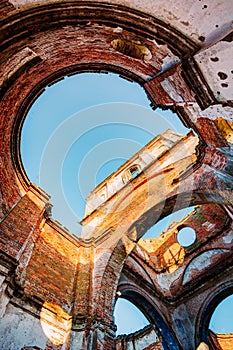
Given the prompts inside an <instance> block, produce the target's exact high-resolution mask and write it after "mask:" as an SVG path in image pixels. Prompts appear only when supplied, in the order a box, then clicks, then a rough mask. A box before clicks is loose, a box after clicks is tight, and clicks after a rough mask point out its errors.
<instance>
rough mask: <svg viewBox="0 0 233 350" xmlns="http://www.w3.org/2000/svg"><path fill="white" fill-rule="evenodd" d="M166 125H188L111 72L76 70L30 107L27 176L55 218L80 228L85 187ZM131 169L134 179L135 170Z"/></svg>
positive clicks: (25, 137)
mask: <svg viewBox="0 0 233 350" xmlns="http://www.w3.org/2000/svg"><path fill="white" fill-rule="evenodd" d="M142 115H143V118H142ZM167 129H172V130H174V131H176V132H178V133H181V134H184V133H185V134H186V133H187V131H188V129H187V128H186V127H184V125H183V124H182V122H181V121H180V119H179V118H178V116H176V115H174V114H173V113H172V112H171V111H169V110H168V111H161V110H158V111H153V110H152V109H151V108H150V106H149V100H148V99H147V96H146V94H145V92H144V90H143V89H142V88H141V87H140V86H139V85H138V84H135V83H132V82H129V81H127V80H125V79H121V78H119V76H117V75H115V74H96V73H83V74H78V75H74V76H72V77H69V78H65V79H64V80H62V81H59V82H58V83H56V84H54V85H52V86H49V87H47V88H46V90H45V92H44V93H43V94H41V95H40V97H39V98H38V99H37V100H36V101H35V103H34V104H33V105H32V107H31V108H30V110H29V112H28V114H27V117H26V119H25V122H24V124H23V127H22V134H21V156H22V161H23V165H24V167H25V170H26V173H27V175H28V177H29V179H30V180H31V181H32V182H34V183H36V184H37V185H38V186H40V187H42V188H43V189H44V190H45V191H47V192H48V193H49V194H50V195H51V197H52V198H51V202H52V204H53V218H54V219H57V220H58V221H60V222H61V223H62V225H64V226H66V227H67V228H68V229H69V230H70V231H72V232H73V233H75V234H77V235H80V232H81V228H80V226H79V225H78V224H77V222H79V221H80V220H81V218H82V217H83V215H84V212H85V198H86V197H87V195H88V194H89V193H90V192H91V190H92V189H93V188H94V187H95V186H96V185H97V184H98V183H100V182H101V181H102V180H103V179H104V178H106V177H107V176H108V175H109V174H110V173H112V172H113V171H115V170H116V169H117V168H118V167H119V166H120V165H121V164H122V163H123V162H124V161H125V160H127V159H128V158H129V157H131V156H132V155H133V154H134V153H136V152H137V151H138V150H139V149H140V148H142V147H143V146H144V145H145V144H146V143H147V142H148V141H149V140H151V139H152V138H154V137H155V136H156V135H157V134H159V133H162V132H164V131H165V130H167ZM38 135H40V136H39V137H38ZM131 170H132V171H131V173H130V176H131V177H132V178H134V177H135V176H137V174H138V169H136V168H134V169H131ZM105 192H106V191H105ZM102 195H103V196H104V199H105V198H107V193H103V194H102Z"/></svg>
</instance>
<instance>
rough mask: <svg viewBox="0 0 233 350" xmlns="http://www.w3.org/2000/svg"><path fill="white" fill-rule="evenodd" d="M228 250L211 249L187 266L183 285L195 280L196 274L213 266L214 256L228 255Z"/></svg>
mask: <svg viewBox="0 0 233 350" xmlns="http://www.w3.org/2000/svg"><path fill="white" fill-rule="evenodd" d="M227 252H228V249H211V250H208V251H206V252H204V253H202V254H200V255H198V256H197V257H195V258H194V259H193V260H192V261H191V262H190V263H189V265H188V266H187V268H186V270H185V273H184V277H183V283H182V284H183V285H184V284H185V283H187V282H188V281H190V280H191V279H192V278H193V274H194V273H195V272H199V271H203V270H204V269H206V268H207V267H209V266H210V265H211V259H212V258H213V256H216V255H219V254H223V253H227Z"/></svg>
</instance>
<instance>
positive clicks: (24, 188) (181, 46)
mask: <svg viewBox="0 0 233 350" xmlns="http://www.w3.org/2000/svg"><path fill="white" fill-rule="evenodd" d="M13 3H14V4H15V3H17V2H16V1H4V4H6V6H5V7H6V9H7V10H9V13H7V15H6V14H3V15H4V16H3V17H4V18H3V20H2V21H1V23H0V29H1V34H0V35H1V52H2V61H1V72H2V81H1V94H2V95H1V98H2V99H1V101H0V108H1V111H2V115H1V121H0V132H1V139H2V144H1V150H0V155H1V161H2V164H1V169H0V178H1V180H2V181H1V183H2V186H1V204H2V206H1V213H0V215H1V218H3V219H5V224H6V228H7V229H8V230H9V232H10V234H12V232H13V235H14V238H15V236H16V235H18V237H20V240H21V241H22V246H21V247H20V251H18V247H17V249H16V250H15V251H13V250H11V251H10V254H11V256H10V257H9V256H8V257H7V259H8V258H9V261H8V260H7V262H8V264H9V265H10V266H11V273H13V271H14V270H15V269H16V267H15V265H16V264H17V263H18V262H19V260H20V259H21V257H22V255H23V259H21V260H22V261H21V262H20V266H19V268H18V279H20V278H21V277H22V276H21V275H20V270H21V271H22V270H23V271H24V269H25V266H26V265H27V263H28V261H29V259H30V257H31V255H30V254H31V251H32V250H33V247H34V244H35V242H36V239H37V237H38V234H39V229H41V226H43V225H44V221H45V220H49V216H50V213H49V209H48V208H47V209H46V204H47V203H48V200H49V199H48V196H47V195H46V194H45V193H44V192H43V191H41V190H40V189H38V188H36V187H35V186H33V185H31V184H30V181H29V179H27V177H26V175H25V173H24V170H23V167H22V164H21V161H20V157H19V137H20V136H19V135H20V128H21V126H22V122H23V119H24V118H25V115H26V113H27V110H28V108H29V107H30V105H31V104H32V103H33V101H34V100H35V99H36V98H37V96H38V94H40V93H41V92H42V90H43V88H44V87H45V86H46V85H48V84H52V83H53V82H55V81H57V80H59V79H61V78H62V77H64V76H65V75H69V74H75V73H77V72H84V71H88V72H90V71H102V70H104V71H112V72H116V73H118V74H120V75H122V76H123V77H125V78H128V79H131V80H133V81H136V82H137V83H139V84H140V85H142V86H143V88H144V89H145V91H146V92H147V94H148V96H149V98H150V100H151V102H152V105H153V107H157V106H160V107H162V108H165V109H166V108H171V109H173V110H174V111H176V112H177V113H178V114H179V116H180V117H181V118H182V120H184V121H185V122H186V124H187V125H189V126H192V127H195V125H196V126H197V127H196V129H195V130H196V132H197V133H198V135H199V136H200V137H201V139H202V141H203V148H202V149H201V156H200V161H199V165H198V167H197V169H195V176H196V177H195V179H194V180H197V181H199V180H198V179H204V181H202V184H201V186H200V187H199V188H196V187H195V188H194V187H192V186H191V185H190V187H189V179H188V178H184V179H183V180H182V181H183V184H184V186H187V187H188V188H189V190H191V192H192V191H193V193H195V192H196V194H197V197H195V198H196V200H195V199H193V203H199V204H200V203H206V202H210V203H211V202H217V203H222V204H229V203H231V202H232V196H231V194H230V191H229V190H228V189H229V188H230V187H229V184H230V185H231V184H232V177H231V171H232V165H231V164H232V159H231V158H230V157H231V156H230V151H229V149H228V150H227V148H226V149H225V150H217V151H216V150H215V148H216V147H227V146H228V143H227V141H226V140H225V138H224V136H223V135H222V134H221V132H219V130H218V128H217V126H216V124H215V122H214V117H213V114H214V113H217V112H218V109H217V108H220V112H218V113H222V112H224V113H226V115H227V117H228V119H230V117H229V114H230V112H229V109H228V108H229V106H232V101H230V100H227V99H224V98H222V99H221V98H218V93H219V94H220V92H221V91H222V90H224V88H226V85H223V86H222V90H221V91H217V92H216V91H214V89H215V86H214V83H215V80H214V79H213V81H212V80H211V79H210V83H211V82H212V85H211V84H210V85H209V82H208V83H207V81H206V78H205V76H204V74H203V72H202V71H201V69H200V67H202V68H203V66H202V63H201V59H200V58H199V59H197V61H198V64H197V62H196V60H195V57H194V56H195V55H196V54H197V52H198V50H199V49H202V50H204V51H205V49H206V50H207V51H208V49H209V46H211V45H214V44H215V43H216V42H217V43H218V42H219V41H221V40H222V39H224V37H225V36H226V35H228V34H230V31H231V30H232V28H231V26H230V25H229V23H225V22H224V21H223V19H222V18H219V21H220V22H221V23H220V22H219V23H220V24H221V25H220V24H216V25H218V26H220V29H219V31H218V32H213V33H212V32H211V31H208V30H207V31H206V32H207V34H208V33H209V34H210V35H209V38H207V40H206V41H205V37H204V36H203V35H201V34H200V36H199V38H198V35H197V33H198V30H195V31H194V32H195V33H194V39H192V33H191V30H190V31H189V30H188V25H187V22H186V23H185V24H183V27H182V26H181V24H179V25H178V24H177V22H176V20H174V19H171V20H169V16H168V17H166V16H164V13H163V16H162V17H161V18H157V17H156V14H155V11H154V13H153V14H152V12H153V11H152V12H151V11H149V10H148V8H147V7H145V8H143V7H142V8H141V10H136V8H137V6H136V5H135V2H133V4H132V6H128V7H127V6H123V5H120V4H116V3H114V4H113V2H108V3H103V2H101V1H98V2H93V1H85V2H84V1H82V2H80V1H69V2H67V1H46V0H44V1H40V3H38V2H36V1H34V2H33V1H24V0H23V1H21V2H20V4H19V5H15V6H16V7H14V5H13ZM27 3H28V4H27ZM38 4H39V5H38ZM3 6H4V5H3ZM17 6H18V7H17ZM147 6H148V4H147ZM160 6H161V5H160ZM179 6H182V2H181V1H180V2H179ZM225 8H227V6H226V7H225ZM160 9H161V7H160ZM228 12H229V13H230V11H228ZM214 13H216V12H214ZM225 13H227V12H226V11H225ZM202 18H203V19H204V12H203V17H202ZM227 18H228V17H227ZM171 23H172V24H171ZM119 27H122V28H123V33H124V34H125V36H126V38H125V37H123V43H126V44H127V45H128V44H129V45H131V44H132V43H133V46H134V47H135V42H134V41H137V40H140V41H141V44H142V46H143V48H142V47H141V48H139V47H137V46H136V48H137V49H139V51H140V49H145V48H147V49H148V48H149V49H150V50H151V51H153V50H155V49H156V43H157V44H158V45H159V46H160V50H161V51H162V49H161V47H164V53H161V56H160V58H159V59H158V61H157V60H155V62H154V64H153V62H152V61H150V60H148V61H147V62H146V60H145V61H144V60H143V59H141V58H138V57H136V58H135V57H132V56H130V55H127V52H126V51H124V50H123V52H122V51H121V52H118V51H117V50H115V49H114V48H113V47H112V46H111V42H112V40H115V39H121V40H122V37H121V36H120V37H119V32H118V31H119ZM77 28H78V29H77ZM92 30H93V32H94V38H95V39H96V40H94V41H93V40H92V35H93V32H92ZM77 33H78V34H77ZM88 33H89V41H88V40H86V39H87V36H88ZM78 35H79V40H80V41H79V44H80V43H81V42H82V41H83V40H82V39H85V40H84V43H83V46H82V45H77V36H78ZM128 35H129V37H128ZM56 39H59V40H57V41H56ZM60 39H62V40H60ZM154 39H155V41H156V43H154V42H153V40H154ZM124 40H125V41H124ZM227 40H229V38H228V39H227ZM227 40H226V41H225V42H228V41H227ZM93 42H94V44H93ZM103 43H104V45H103ZM58 44H60V46H59V45H58ZM141 44H140V45H141ZM90 45H91V48H92V50H91V51H90V50H88V49H89V48H90ZM127 45H126V46H127ZM221 47H222V43H220V46H219V47H217V51H218V52H220V51H221ZM46 50H47V51H46ZM160 50H158V53H159V52H160ZM210 51H211V50H210ZM202 52H203V51H202ZM166 53H169V54H170V55H173V57H174V56H177V57H178V60H177V61H176V63H175V65H173V66H172V67H167V68H166V69H167V70H165V72H164V71H162V64H161V61H162V57H163V54H164V55H165V54H166ZM211 54H212V53H211V52H209V51H208V54H207V58H206V59H207V60H209V58H210V57H211ZM155 56H156V55H155ZM204 56H205V55H204ZM156 57H157V56H156ZM212 58H213V57H212ZM214 59H216V58H214ZM224 62H225V61H224ZM207 66H208V65H207ZM204 67H205V66H204ZM169 76H171V77H172V81H176V84H175V86H174V85H172V83H171V82H170V81H169V79H168V81H166V84H162V81H163V80H164V79H165V80H166V79H167V78H168V77H169ZM223 84H224V83H223ZM164 86H165V89H164V88H163V87H164ZM167 86H170V87H171V91H170V94H169V91H166V89H167ZM167 90H169V89H167ZM174 90H175V91H174ZM176 92H177V93H178V96H177V94H176ZM158 96H159V97H158ZM215 103H218V104H219V106H220V107H219V106H218V107H217V108H216V109H213V111H212V112H211V113H210V115H211V118H212V119H213V120H212V119H211V118H210V119H208V118H205V114H204V117H203V115H202V114H201V109H205V108H207V107H208V106H210V105H213V104H215ZM189 104H191V105H192V106H191V107H190V105H189ZM224 106H226V108H225V107H224ZM195 113H197V114H198V117H197V116H196V114H195ZM193 114H195V116H194V118H190V115H192V116H193ZM199 117H200V118H199ZM198 118H199V119H198ZM210 131H211V132H210ZM204 146H205V147H204ZM208 147H209V148H208ZM203 173H204V175H205V176H204V177H203ZM215 173H216V174H215ZM176 180H177V181H179V179H176ZM210 180H211V181H210ZM206 188H207V189H208V190H207V191H206ZM198 191H199V192H198ZM181 193H183V194H182V195H183V197H182V198H185V195H184V193H185V191H183V192H182V191H181ZM25 194H27V196H25ZM176 196H177V193H176V191H174V193H172V194H170V197H169V198H168V199H167V198H166V201H167V204H166V205H165V208H166V210H164V211H163V210H162V215H164V216H165V215H167V214H168V213H169V210H172V209H171V208H172V207H173V206H172V201H173V198H176ZM161 207H162V208H163V207H164V201H162V202H161ZM169 207H170V209H169ZM29 209H30V210H29ZM32 209H33V210H32ZM157 209H158V208H157ZM157 209H156V208H153V210H157ZM17 210H18V213H17V215H16V218H17V219H19V216H20V215H21V213H23V214H24V215H25V216H27V218H28V217H29V216H30V215H31V216H32V217H29V221H28V222H27V221H24V222H23V220H21V222H20V225H21V226H20V225H18V226H17V230H13V231H11V230H10V229H9V227H8V226H7V225H8V222H7V220H8V219H9V218H10V219H11V220H12V221H14V219H15V218H14V214H15V212H17ZM153 210H152V211H153ZM143 215H144V214H143ZM147 215H148V216H147ZM33 216H35V218H36V219H35V220H34V218H33ZM148 217H149V213H147V214H146V216H142V217H140V218H138V221H137V222H136V225H135V223H133V225H132V227H131V228H128V230H127V232H125V235H123V237H121V238H120V239H119V240H118V241H117V242H116V246H115V247H114V246H112V247H111V249H112V251H111V252H109V257H108V259H107V261H104V264H105V263H106V266H104V268H103V276H102V278H101V282H100V287H101V288H100V289H98V296H97V298H96V300H95V301H96V303H98V302H100V303H99V311H98V312H97V316H98V317H97V318H98V320H102V322H103V319H104V318H105V316H106V315H107V316H109V318H107V319H105V321H106V325H107V327H108V326H109V325H110V324H111V311H112V305H113V299H114V297H115V291H116V287H117V282H118V278H119V274H120V271H121V269H122V266H123V263H124V261H125V259H126V257H127V255H128V254H129V252H130V251H131V250H132V248H133V246H134V244H135V235H134V233H135V230H134V228H135V226H136V231H138V232H139V234H138V235H137V236H136V239H138V238H139V237H140V236H141V235H143V233H144V232H145V230H146V229H147V227H149V226H150V225H152V224H153V219H152V220H151V221H148V222H150V223H149V224H148V222H147V224H145V222H146V220H148ZM10 219H9V223H10V225H11V221H10ZM33 220H34V221H33ZM3 221H4V220H3ZM35 222H36V229H35ZM41 223H43V225H41ZM3 226H4V222H3ZM4 230H5V227H4ZM132 231H134V232H132ZM22 232H23V233H24V236H23V235H22ZM59 232H62V234H63V235H64V232H63V231H62V229H60V231H59ZM66 234H67V233H65V235H66ZM67 235H68V236H69V234H67ZM16 243H17V242H16ZM90 243H91V244H92V243H93V241H91V242H85V244H87V245H88V244H90ZM93 244H95V245H96V246H100V249H101V244H100V243H99V242H98V241H97V242H96V241H95V242H94V243H93ZM10 248H12V247H11V246H10ZM119 257H120V259H119ZM5 258H6V257H5ZM7 266H8V265H7ZM87 276H89V275H88V274H87ZM80 278H81V277H80ZM87 279H88V277H87ZM110 281H111V282H112V284H111V286H109V282H110ZM106 288H107V291H106ZM74 289H75V288H74ZM90 289H91V288H90ZM101 307H102V308H105V311H104V312H100V311H101V310H100V309H101ZM106 348H108V349H110V346H109V345H108V347H106Z"/></svg>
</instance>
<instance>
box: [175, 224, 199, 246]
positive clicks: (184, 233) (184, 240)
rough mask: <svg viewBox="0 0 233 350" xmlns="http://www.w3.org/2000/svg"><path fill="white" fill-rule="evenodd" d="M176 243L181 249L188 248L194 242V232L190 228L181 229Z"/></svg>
mask: <svg viewBox="0 0 233 350" xmlns="http://www.w3.org/2000/svg"><path fill="white" fill-rule="evenodd" d="M177 241H178V243H179V244H180V245H181V246H182V247H189V246H191V245H192V244H193V243H194V242H195V241H196V232H195V230H194V229H193V228H191V227H183V228H181V229H180V230H179V232H178V234H177Z"/></svg>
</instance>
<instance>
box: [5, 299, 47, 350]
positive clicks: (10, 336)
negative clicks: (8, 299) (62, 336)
mask: <svg viewBox="0 0 233 350" xmlns="http://www.w3.org/2000/svg"><path fill="white" fill-rule="evenodd" d="M47 340H48V339H47V337H46V336H45V334H44V333H43V330H42V328H41V326H40V320H39V319H38V318H36V317H34V316H32V315H30V314H29V313H27V312H25V311H23V310H22V309H20V308H17V307H15V306H13V305H11V304H8V306H7V310H6V313H5V315H4V317H3V318H2V319H1V322H0V349H7V350H21V349H22V348H23V347H24V346H38V347H40V348H42V349H44V348H45V345H46V342H47Z"/></svg>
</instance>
